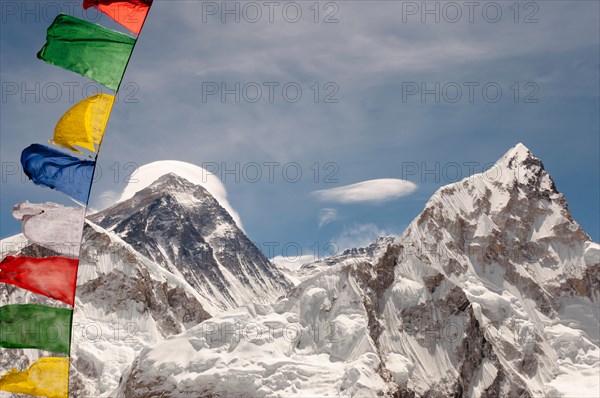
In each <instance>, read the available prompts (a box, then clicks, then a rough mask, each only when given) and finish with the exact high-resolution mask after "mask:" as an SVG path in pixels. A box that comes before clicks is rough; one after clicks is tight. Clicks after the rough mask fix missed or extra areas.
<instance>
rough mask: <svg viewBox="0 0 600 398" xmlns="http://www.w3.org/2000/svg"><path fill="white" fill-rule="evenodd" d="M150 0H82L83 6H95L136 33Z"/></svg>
mask: <svg viewBox="0 0 600 398" xmlns="http://www.w3.org/2000/svg"><path fill="white" fill-rule="evenodd" d="M151 5H152V0H83V8H84V9H86V10H87V9H88V8H90V7H96V8H97V9H99V10H100V11H102V12H103V13H105V14H106V15H108V16H109V17H110V18H111V19H112V20H114V21H115V22H117V23H119V24H121V25H123V26H124V27H126V28H127V29H129V30H130V31H132V32H133V33H135V34H136V35H139V34H140V30H142V25H143V24H144V20H145V19H146V14H148V10H149V9H150V6H151Z"/></svg>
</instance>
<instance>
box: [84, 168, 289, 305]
mask: <svg viewBox="0 0 600 398" xmlns="http://www.w3.org/2000/svg"><path fill="white" fill-rule="evenodd" d="M89 219H90V220H91V221H92V222H94V223H96V224H98V225H99V226H101V227H102V228H104V229H106V230H107V231H110V232H112V233H114V234H115V235H116V236H118V237H119V238H120V239H122V240H123V241H125V242H127V243H128V244H130V245H131V247H132V248H133V249H134V250H136V251H137V252H139V253H141V254H143V255H144V256H146V257H147V258H149V259H150V260H152V261H154V262H155V263H157V264H159V265H161V266H162V267H163V268H165V269H166V270H168V271H169V272H171V273H173V274H174V275H177V276H179V277H180V278H182V279H184V280H186V281H187V282H188V283H189V284H190V285H191V286H192V287H193V288H194V289H195V290H196V291H197V292H198V294H199V295H200V296H201V297H202V305H203V306H204V308H205V309H206V310H207V311H208V312H209V313H211V314H214V313H217V312H220V311H223V310H225V309H231V308H236V307H238V306H239V305H242V304H248V303H253V302H254V303H271V302H273V301H275V300H276V299H277V298H279V297H280V296H282V295H283V294H284V293H285V292H286V290H287V289H288V288H289V287H290V283H289V281H288V280H287V279H286V278H285V276H284V275H283V274H282V273H281V272H280V271H279V270H278V269H277V268H275V267H273V266H272V264H271V263H270V262H269V260H268V259H267V258H265V256H264V255H263V254H262V252H261V251H260V250H259V249H258V248H257V247H256V246H255V245H254V244H253V243H252V242H251V241H250V239H248V237H247V236H246V235H245V234H244V233H243V232H242V231H241V230H240V228H239V227H238V226H237V225H236V223H235V222H234V220H233V219H232V217H231V215H230V214H229V213H228V212H227V211H226V210H225V209H224V208H223V207H222V206H221V205H220V204H219V202H218V201H217V200H216V199H215V198H214V197H213V196H212V195H211V194H210V193H209V192H208V191H207V190H206V189H205V188H203V187H202V186H201V185H195V184H193V183H191V182H189V181H188V180H186V179H185V178H183V177H180V176H178V175H176V174H174V173H168V174H165V175H163V176H161V177H160V178H158V179H157V180H156V181H155V182H154V183H152V184H151V185H150V186H149V187H147V188H144V189H142V190H141V191H139V192H137V193H136V194H135V195H134V196H133V197H132V198H130V199H127V200H125V201H123V202H120V203H118V204H116V205H114V206H112V207H109V208H108V209H106V210H103V211H101V212H99V213H96V214H94V215H91V216H90V217H89Z"/></svg>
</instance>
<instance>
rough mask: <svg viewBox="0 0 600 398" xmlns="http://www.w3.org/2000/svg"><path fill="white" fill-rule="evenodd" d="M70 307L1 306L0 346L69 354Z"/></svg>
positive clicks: (36, 305)
mask: <svg viewBox="0 0 600 398" xmlns="http://www.w3.org/2000/svg"><path fill="white" fill-rule="evenodd" d="M72 312H73V311H72V310H70V309H68V308H55V307H46V306H43V305H38V304H9V305H4V306H2V307H0V347H6V348H37V349H40V350H45V351H50V352H60V353H63V354H69V349H70V341H71V316H72Z"/></svg>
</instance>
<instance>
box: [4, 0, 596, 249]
mask: <svg viewBox="0 0 600 398" xmlns="http://www.w3.org/2000/svg"><path fill="white" fill-rule="evenodd" d="M287 3H289V2H283V1H282V2H279V3H278V5H275V6H273V7H274V8H273V19H272V20H270V15H269V8H268V7H267V6H265V5H264V2H237V3H236V2H228V3H227V4H228V7H229V9H233V10H236V7H237V10H238V11H237V12H236V11H234V12H233V13H232V14H227V13H225V12H224V11H225V10H224V6H223V3H222V2H202V1H179V0H170V1H155V4H154V6H153V8H152V10H151V12H150V15H149V18H148V20H147V23H146V25H145V27H144V30H143V32H142V35H141V38H140V40H139V42H138V45H137V46H136V48H135V52H134V54H133V58H132V59H131V62H130V64H129V67H128V69H127V72H126V74H125V77H124V83H123V85H122V91H121V93H120V94H121V97H120V99H119V101H118V102H117V103H116V104H115V106H114V108H113V113H112V116H111V120H110V123H109V125H108V128H107V132H106V135H105V141H104V144H103V147H102V151H101V153H100V158H99V168H100V170H101V175H100V176H99V178H98V181H97V182H96V183H95V185H94V187H93V191H92V200H91V205H92V207H94V208H101V207H103V206H105V205H107V204H109V203H110V202H111V200H112V199H114V198H115V197H118V196H119V194H120V192H121V191H122V189H123V188H124V186H125V183H124V179H125V178H126V176H127V175H128V173H130V172H131V171H132V170H133V168H134V167H135V166H137V165H143V164H145V163H149V162H152V161H156V160H167V159H173V160H180V161H185V162H190V163H193V164H196V165H198V166H205V167H207V168H209V169H211V170H213V171H215V172H216V174H217V176H219V177H221V179H222V181H223V183H224V185H225V187H226V189H227V192H228V199H229V202H230V203H231V204H232V206H233V207H234V208H235V209H236V210H237V212H238V213H239V214H240V217H241V219H242V222H243V224H244V227H245V230H246V232H247V233H248V235H249V237H250V239H251V240H253V241H254V242H256V243H257V244H258V245H259V247H261V248H262V249H263V250H264V251H267V248H268V246H270V245H272V243H267V244H265V243H266V242H278V244H279V245H278V248H275V250H274V252H271V253H265V254H267V255H280V254H286V253H282V249H281V248H283V247H286V245H287V247H288V248H291V249H290V250H292V251H291V252H288V255H293V254H294V252H293V250H294V249H293V248H294V247H296V246H297V245H300V246H301V247H302V250H303V253H302V254H310V253H312V251H313V250H314V248H315V247H319V248H320V249H321V250H320V251H321V253H326V252H327V251H328V249H330V248H331V246H327V245H328V242H331V241H333V242H335V244H336V246H337V247H339V248H340V249H341V248H343V247H346V246H352V245H355V244H364V243H366V242H368V241H370V240H372V239H374V238H375V237H376V236H377V235H379V234H399V233H401V232H402V231H403V230H404V228H405V227H406V226H407V225H408V224H409V223H410V221H411V220H412V219H413V218H414V217H416V216H417V215H418V214H419V212H420V211H421V209H422V208H423V206H424V204H425V202H426V201H427V199H428V198H429V197H430V195H431V194H432V193H433V192H434V191H435V190H436V189H437V188H439V187H440V186H442V185H445V184H447V183H450V182H453V181H456V180H458V179H460V178H464V177H466V176H468V175H469V172H470V171H475V172H481V171H483V170H484V169H485V166H486V165H487V166H488V167H489V164H490V162H494V161H495V160H497V159H498V158H499V157H500V156H501V155H502V154H504V153H505V152H506V151H507V150H508V149H509V148H510V147H512V146H514V145H515V144H517V143H518V142H523V143H524V144H525V145H526V146H527V147H528V148H529V149H530V150H532V151H533V152H534V154H535V155H536V156H538V157H540V158H541V159H542V161H543V162H544V165H545V166H546V169H547V170H548V171H549V172H550V174H551V175H552V177H553V178H554V180H555V183H556V185H557V187H558V189H559V190H560V191H561V192H562V193H564V194H565V196H566V197H567V200H568V203H569V207H570V209H571V211H572V213H573V215H574V218H575V219H576V220H577V221H578V222H579V223H580V224H581V225H582V226H583V228H584V229H585V230H586V232H587V233H588V234H589V235H590V236H591V237H592V238H593V239H594V240H595V241H598V240H599V238H600V231H599V225H600V223H599V218H600V215H599V206H598V203H600V192H599V168H600V160H599V153H600V134H599V132H600V125H599V122H600V119H599V116H600V115H599V109H600V103H599V102H600V101H599V97H600V92H599V89H600V79H599V73H600V59H599V50H598V49H599V45H600V38H599V32H600V26H599V15H600V10H599V3H598V2H596V1H548V2H541V1H539V2H521V3H517V5H518V7H515V3H514V2H513V1H509V2H504V1H499V2H491V3H489V2H481V3H480V5H479V6H477V7H476V8H474V9H473V10H472V14H471V15H470V13H469V11H470V10H469V9H468V8H467V6H465V5H464V2H455V3H452V5H451V6H448V5H447V4H448V3H436V2H428V3H427V4H428V6H427V7H429V8H428V9H429V10H436V7H438V8H437V9H438V10H439V20H438V21H436V20H435V18H436V15H435V11H434V13H433V14H431V13H426V12H424V10H423V8H422V7H423V4H424V3H422V2H401V1H398V2H393V1H381V2H378V1H344V2H341V1H340V2H335V1H334V2H321V3H318V6H319V7H318V8H319V13H318V15H316V14H315V6H314V2H313V1H308V2H303V1H299V2H295V3H293V4H291V5H286V4H287ZM436 4H437V5H436ZM455 5H456V6H455ZM58 6H60V7H61V8H62V10H63V12H67V13H70V14H71V15H74V16H76V17H79V18H84V19H86V18H87V19H89V20H92V21H93V22H98V23H101V24H103V25H105V26H108V27H110V28H114V29H119V30H122V29H121V28H119V27H118V26H116V25H115V24H114V23H112V22H111V21H110V20H108V19H107V18H106V17H102V16H99V15H98V14H97V13H96V12H93V11H91V12H88V13H85V12H83V11H82V10H81V7H80V5H79V3H78V2H69V1H60V2H49V1H40V2H36V1H23V2H5V1H3V2H2V7H3V9H2V17H1V18H2V21H1V39H0V40H1V60H0V65H1V72H0V77H1V81H2V99H1V101H2V102H1V106H2V109H1V113H2V114H1V121H0V123H1V124H0V127H1V138H0V143H1V148H0V154H1V157H2V159H1V161H2V184H1V192H0V197H1V206H0V221H1V225H0V237H6V236H10V235H13V234H15V233H18V232H19V228H20V225H19V223H18V222H17V221H16V220H13V219H12V216H11V207H12V205H13V204H15V203H17V202H19V201H23V200H29V201H31V202H39V201H48V200H51V201H56V202H60V203H69V200H68V199H65V198H64V197H63V196H62V195H60V194H59V193H57V192H54V191H50V190H48V189H44V188H41V187H37V186H34V185H33V184H32V183H31V182H28V181H26V178H25V179H23V177H22V176H21V175H19V174H13V170H14V167H15V165H18V160H19V154H20V152H21V150H22V149H23V148H25V147H26V146H28V145H30V144H31V143H35V142H39V143H45V142H47V139H48V138H50V136H51V133H52V130H53V128H54V125H55V124H56V122H57V120H58V119H59V118H60V116H62V114H63V113H64V112H65V111H66V110H67V109H68V108H69V107H71V106H72V105H73V104H74V103H75V102H78V101H79V100H81V99H83V98H84V94H85V93H84V92H83V90H84V88H86V89H87V90H88V93H89V94H92V93H94V92H95V90H96V89H97V88H98V87H99V86H98V85H96V84H91V85H89V84H88V85H87V86H86V84H87V83H88V82H89V80H86V79H84V78H82V77H79V76H77V75H74V74H73V73H70V72H67V71H64V70H61V69H59V68H56V67H53V66H50V65H47V64H45V63H43V62H41V61H39V60H37V59H36V57H35V55H36V53H37V51H38V50H39V49H40V48H41V46H42V45H43V43H44V38H45V31H46V28H47V27H48V25H49V24H50V23H51V21H52V19H53V17H54V16H55V15H56V13H57V7H58ZM7 7H9V8H7ZM453 7H454V8H453ZM257 9H260V11H261V13H262V16H260V17H258V16H257V15H258V14H256V10H257ZM517 9H518V13H517ZM298 10H301V12H302V16H301V17H299V18H298V17H297V15H298V14H296V11H298ZM484 10H485V11H484ZM457 11H460V15H459V14H457ZM498 12H500V13H501V14H498ZM236 13H237V14H238V15H237V16H238V17H239V21H236V20H235V18H236ZM223 19H225V21H224V22H223ZM295 19H298V20H297V22H294V20H295ZM325 19H327V20H328V21H329V22H331V23H325ZM423 19H424V20H425V21H424V22H423ZM315 20H317V22H315ZM335 20H337V22H335ZM253 21H255V22H253ZM236 83H239V87H240V89H239V90H238V93H239V97H240V98H239V102H238V101H236V98H235V94H226V95H225V97H224V98H222V97H221V94H222V93H221V89H222V88H223V87H224V88H225V89H227V90H233V91H234V92H235V91H236V90H235V87H236V86H235V84H236ZM36 84H37V86H36ZM436 84H439V89H436V87H438V86H436ZM38 87H39V88H38ZM69 87H73V91H72V94H73V95H72V98H69V96H70V95H69V94H71V93H70V92H69ZM257 87H258V88H260V89H261V93H262V97H261V98H260V99H259V100H256V101H254V99H255V98H256V96H257V93H258V91H257ZM269 87H273V89H274V91H273V93H272V94H273V95H272V98H269ZM284 87H286V90H287V91H285V92H284V91H283V88H284ZM457 87H458V88H459V89H460V90H461V93H462V96H461V97H460V98H458V97H457V93H458V91H457ZM469 87H471V88H472V89H473V91H472V92H471V93H470V92H469ZM24 88H25V89H27V90H29V91H28V92H25V91H23V89H24ZM215 88H216V89H218V90H219V91H218V92H217V93H214V94H212V93H213V91H214V90H215ZM298 88H299V89H300V90H301V91H302V96H301V97H299V98H298V99H297V101H296V100H295V97H296V96H297V94H296V93H297V90H298ZM498 88H499V89H500V90H501V93H502V94H501V96H500V97H497V90H498ZM423 89H425V90H430V91H429V92H430V94H426V95H424V96H423V97H422V96H421V93H422V91H423ZM209 90H213V91H209ZM415 90H417V91H415ZM435 93H438V94H439V97H440V98H439V100H438V101H436V94H435ZM38 94H39V98H36V96H37V95H38ZM59 94H60V97H61V98H60V99H59V100H56V98H57V96H58V95H59ZM317 94H318V95H317ZM469 94H472V97H471V98H469ZM457 98H458V99H457ZM294 101H295V102H294ZM257 165H258V166H259V168H260V170H261V173H262V176H261V177H260V178H257V175H256V169H257V167H256V166H257ZM456 165H458V166H459V167H458V169H457V167H456ZM469 165H471V166H469ZM415 168H416V169H415ZM224 170H234V171H233V172H230V173H225V172H224ZM298 170H300V171H301V172H302V175H301V176H298V174H297V171H298ZM316 170H319V172H318V173H317V172H316ZM427 170H429V171H431V170H434V171H433V172H430V173H427ZM435 170H437V171H435ZM269 171H273V174H272V178H269V177H270V175H269ZM381 178H392V179H407V180H409V181H410V182H412V183H413V184H414V189H413V190H410V192H408V191H406V192H401V193H403V194H404V195H403V196H399V194H398V195H394V194H390V195H389V196H388V197H386V198H387V199H388V200H383V199H386V198H383V199H382V200H376V201H373V200H370V201H368V200H362V201H360V200H359V201H357V202H353V203H337V202H335V201H331V199H329V200H321V199H319V196H318V195H315V194H312V192H314V191H317V190H325V189H329V188H335V187H338V186H343V185H348V184H354V183H359V182H362V181H368V180H374V179H381ZM236 180H237V181H236ZM255 180H256V181H255ZM322 217H325V218H322ZM296 244H297V245H296ZM311 247H312V248H311Z"/></svg>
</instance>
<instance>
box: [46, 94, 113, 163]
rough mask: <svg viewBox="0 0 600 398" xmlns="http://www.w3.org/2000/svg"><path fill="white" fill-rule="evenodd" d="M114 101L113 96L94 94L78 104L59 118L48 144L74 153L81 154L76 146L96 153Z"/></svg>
mask: <svg viewBox="0 0 600 398" xmlns="http://www.w3.org/2000/svg"><path fill="white" fill-rule="evenodd" d="M114 101H115V96H114V95H108V94H96V95H93V96H91V97H89V98H86V99H84V100H83V101H81V102H79V103H78V104H77V105H75V106H73V107H72V108H71V109H69V110H68V111H67V112H66V113H65V114H64V115H63V117H61V118H60V120H59V121H58V123H57V124H56V127H55V128H54V138H53V139H51V140H50V142H52V143H53V144H57V145H60V146H63V147H65V148H68V149H70V150H72V151H73V152H76V153H81V151H79V150H78V149H77V148H75V147H76V146H78V147H80V148H85V149H89V150H90V151H92V152H96V150H97V148H98V147H99V146H100V144H101V143H102V137H103V136H104V130H105V129H106V124H107V123H108V117H109V116H110V111H111V109H112V106H113V103H114Z"/></svg>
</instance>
